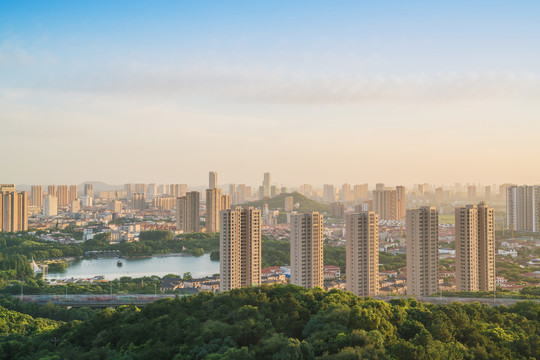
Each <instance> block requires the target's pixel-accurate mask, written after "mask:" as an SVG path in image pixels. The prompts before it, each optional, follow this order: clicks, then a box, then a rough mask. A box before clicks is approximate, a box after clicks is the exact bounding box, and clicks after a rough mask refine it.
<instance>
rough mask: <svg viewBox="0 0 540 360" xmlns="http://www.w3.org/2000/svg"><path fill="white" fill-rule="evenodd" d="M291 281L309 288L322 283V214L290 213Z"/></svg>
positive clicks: (319, 285) (320, 285)
mask: <svg viewBox="0 0 540 360" xmlns="http://www.w3.org/2000/svg"><path fill="white" fill-rule="evenodd" d="M290 242H291V283H292V284H294V285H298V286H303V287H305V288H308V289H311V288H314V287H317V286H318V287H322V286H323V285H324V271H323V269H324V264H323V256H324V255H323V245H324V238H323V215H322V214H319V213H318V212H312V213H308V214H298V215H291V235H290Z"/></svg>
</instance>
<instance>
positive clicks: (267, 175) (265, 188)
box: [263, 172, 271, 197]
mask: <svg viewBox="0 0 540 360" xmlns="http://www.w3.org/2000/svg"><path fill="white" fill-rule="evenodd" d="M270 186H271V175H270V173H269V172H267V173H264V179H263V194H264V195H263V197H267V196H271V192H270Z"/></svg>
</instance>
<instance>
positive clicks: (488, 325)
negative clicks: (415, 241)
mask: <svg viewBox="0 0 540 360" xmlns="http://www.w3.org/2000/svg"><path fill="white" fill-rule="evenodd" d="M46 306H48V305H45V306H44V307H46ZM539 306H540V305H539V304H538V303H534V302H531V301H528V302H519V303H516V304H515V305H512V306H510V307H504V306H501V307H489V306H487V305H480V304H478V303H474V304H460V303H452V304H450V305H424V304H422V303H419V302H418V301H416V300H415V299H414V298H409V299H395V300H392V301H390V303H387V302H384V301H381V300H374V299H371V298H360V297H357V296H355V295H353V294H352V293H349V292H344V291H337V290H333V291H329V292H325V291H323V290H321V289H313V290H306V289H303V288H299V287H296V286H292V285H291V286H282V285H278V286H268V285H264V286H260V287H249V288H243V289H238V290H233V291H230V292H225V293H220V294H213V293H211V292H203V293H199V294H197V295H194V296H187V297H183V298H176V299H165V300H160V301H156V302H154V303H152V304H149V305H147V306H146V307H144V308H142V309H139V308H137V307H135V306H134V305H130V306H121V307H119V308H117V309H116V310H114V309H110V308H107V309H105V310H101V311H99V312H97V313H96V314H95V315H94V316H92V317H91V318H90V319H88V320H83V321H72V322H69V323H67V324H62V323H58V322H50V321H49V322H45V323H44V324H38V327H37V331H36V330H32V331H28V330H25V329H21V330H18V331H17V332H18V334H17V333H16V334H12V333H13V331H12V330H11V331H10V330H9V329H13V328H16V327H18V326H19V325H20V324H21V323H22V322H24V323H26V324H30V325H31V326H30V328H31V329H34V328H36V326H34V324H33V322H32V321H33V319H32V318H31V317H30V316H22V317H21V316H20V315H19V314H18V313H16V312H14V311H5V310H3V309H2V308H1V307H0V319H2V320H3V322H1V323H0V324H2V325H3V326H2V327H1V328H0V329H2V336H0V359H125V360H128V359H133V360H134V359H152V360H161V359H174V360H176V359H178V360H179V359H192V360H195V359H201V360H202V359H209V360H217V359H220V360H225V359H227V360H229V359H230V360H232V359H235V360H239V359H246V360H248V359H249V360H255V359H257V360H259V359H260V360H272V359H291V360H293V359H299V360H300V359H306V360H308V359H309V360H313V359H336V360H337V359H340V360H345V359H404V360H405V359H421V360H424V359H425V360H428V359H440V360H442V359H456V360H457V359H499V360H503V359H524V360H525V359H534V358H538V356H540V346H538V345H539V336H538V328H539V323H538V311H539ZM4 313H6V315H8V316H7V317H6V316H5V315H4ZM41 313H45V312H41ZM2 316H3V317H2ZM6 330H7V331H6ZM22 335H26V336H22Z"/></svg>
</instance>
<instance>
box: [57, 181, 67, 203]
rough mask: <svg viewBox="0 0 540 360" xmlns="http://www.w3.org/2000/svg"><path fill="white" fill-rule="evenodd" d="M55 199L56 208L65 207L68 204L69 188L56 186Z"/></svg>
mask: <svg viewBox="0 0 540 360" xmlns="http://www.w3.org/2000/svg"><path fill="white" fill-rule="evenodd" d="M56 197H57V198H58V206H67V205H68V204H69V187H68V186H67V185H58V187H57V188H56Z"/></svg>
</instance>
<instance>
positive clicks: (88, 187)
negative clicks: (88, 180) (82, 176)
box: [84, 184, 144, 198]
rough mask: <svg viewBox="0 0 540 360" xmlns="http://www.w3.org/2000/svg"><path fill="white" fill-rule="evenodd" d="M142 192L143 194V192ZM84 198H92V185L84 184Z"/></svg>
mask: <svg viewBox="0 0 540 360" xmlns="http://www.w3.org/2000/svg"><path fill="white" fill-rule="evenodd" d="M142 192H144V190H143V191H142ZM84 196H89V197H91V198H93V197H94V185H92V184H84Z"/></svg>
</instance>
